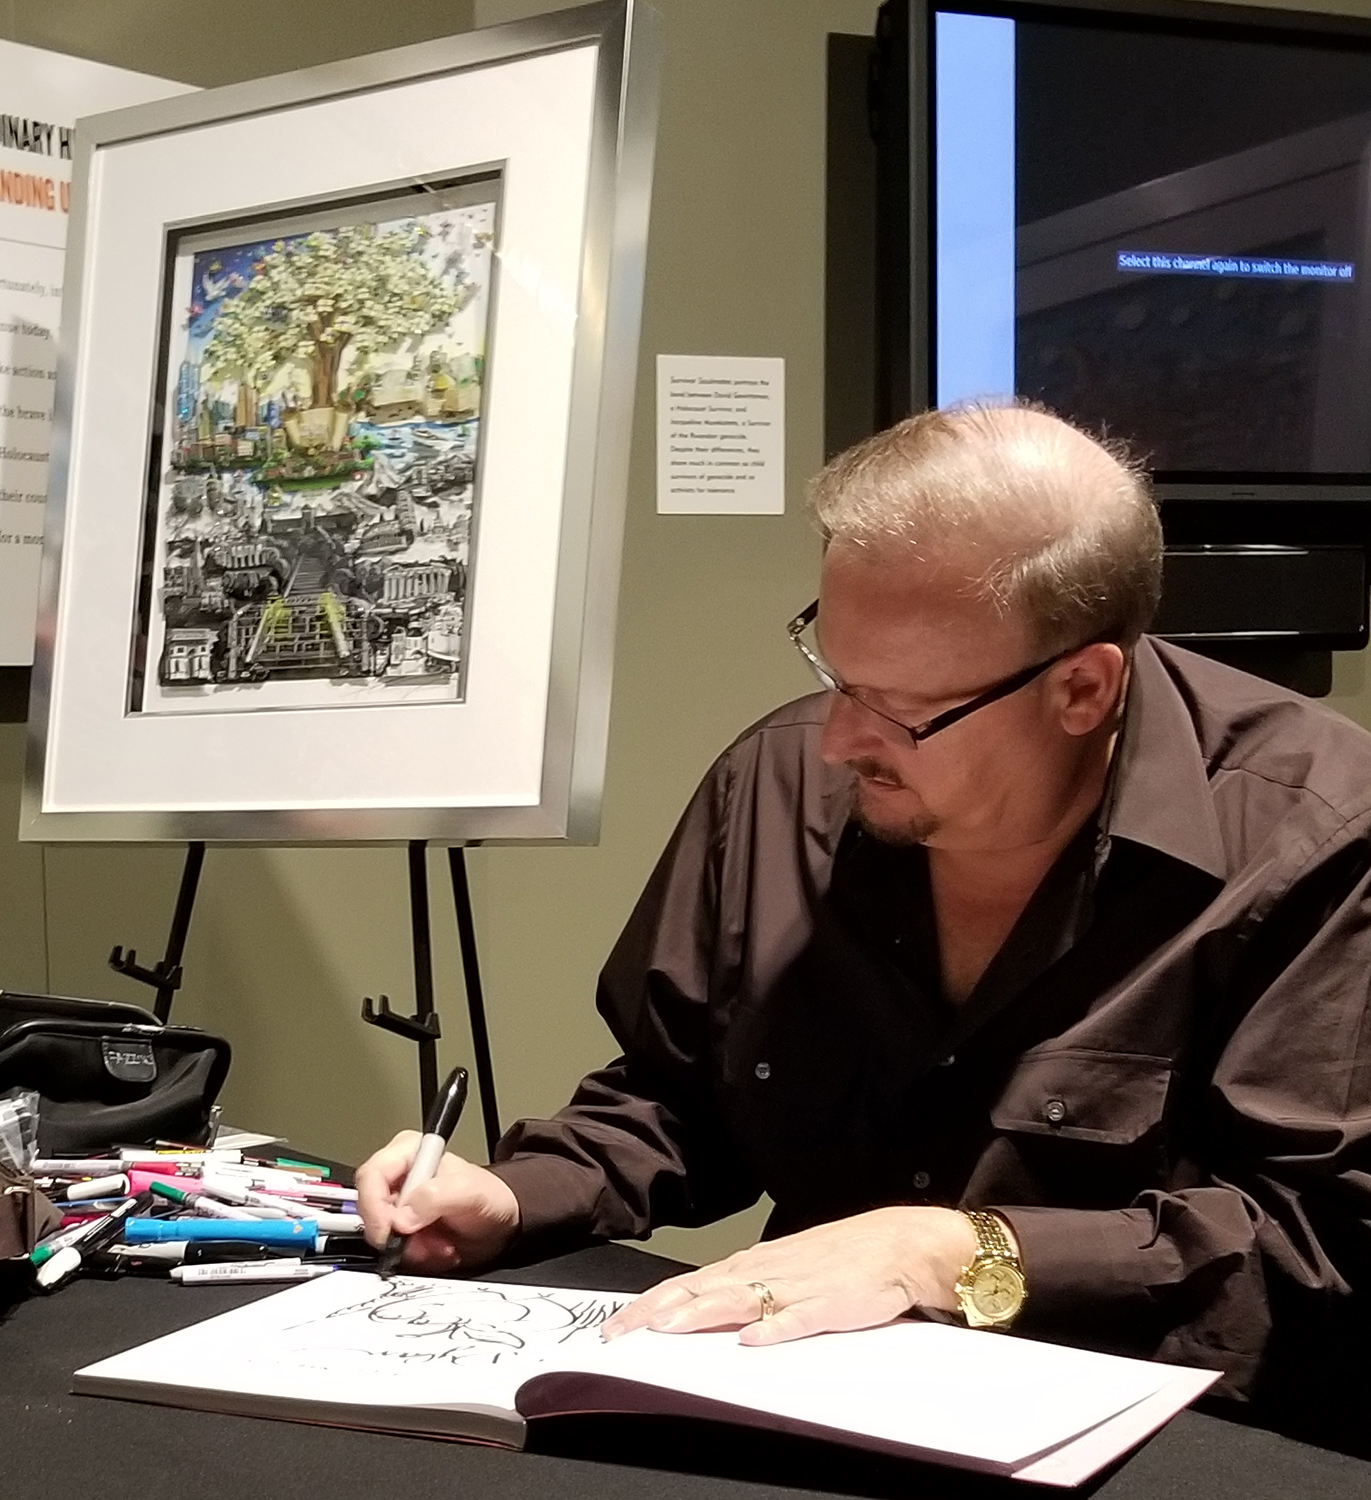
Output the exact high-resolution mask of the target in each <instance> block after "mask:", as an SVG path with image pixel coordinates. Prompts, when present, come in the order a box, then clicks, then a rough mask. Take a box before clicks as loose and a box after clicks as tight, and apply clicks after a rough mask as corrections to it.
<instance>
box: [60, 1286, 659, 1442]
mask: <svg viewBox="0 0 1371 1500" xmlns="http://www.w3.org/2000/svg"><path fill="white" fill-rule="evenodd" d="M187 1295H188V1296H193V1295H194V1293H193V1292H187ZM631 1300H632V1294H631V1293H628V1292H623V1293H618V1292H579V1291H568V1290H564V1289H558V1288H554V1287H533V1286H513V1285H496V1284H494V1283H490V1282H480V1281H435V1280H430V1279H427V1278H423V1277H416V1276H396V1277H394V1278H393V1279H391V1280H385V1279H383V1278H382V1277H380V1276H375V1275H371V1274H367V1273H363V1272H355V1271H335V1272H334V1273H333V1274H332V1275H329V1276H321V1277H320V1278H319V1279H318V1280H317V1281H309V1282H304V1283H302V1284H300V1285H299V1286H294V1287H291V1288H290V1289H289V1290H288V1291H283V1292H278V1293H277V1294H276V1295H275V1296H271V1297H265V1298H263V1299H262V1300H261V1301H260V1302H253V1303H250V1304H249V1305H248V1306H246V1307H240V1308H236V1309H235V1310H234V1311H233V1312H229V1313H224V1314H222V1315H221V1316H219V1317H217V1318H210V1319H209V1320H208V1321H206V1322H204V1323H198V1324H196V1325H195V1326H193V1327H191V1328H183V1329H181V1330H180V1331H179V1332H177V1333H173V1334H168V1335H167V1336H166V1337H165V1338H160V1339H155V1340H154V1341H153V1342H152V1343H149V1344H143V1345H140V1346H139V1347H138V1348H136V1349H131V1350H129V1351H128V1352H127V1353H124V1354H116V1355H114V1356H113V1357H112V1358H110V1359H105V1360H101V1361H100V1362H99V1363H98V1364H95V1365H90V1366H88V1367H87V1368H86V1369H84V1370H80V1371H78V1372H77V1377H78V1385H79V1387H80V1388H81V1389H83V1390H86V1391H95V1390H96V1389H97V1388H98V1385H99V1383H100V1382H101V1381H111V1382H113V1381H118V1382H119V1383H120V1384H121V1385H125V1384H128V1383H131V1382H132V1383H141V1384H146V1385H148V1386H166V1387H171V1386H175V1387H181V1388H185V1389H190V1390H207V1391H231V1392H235V1393H238V1394H246V1395H255V1396H261V1397H266V1398H269V1399H270V1400H271V1402H272V1403H275V1402H277V1401H281V1400H300V1401H320V1402H328V1403H334V1404H339V1403H341V1404H355V1405H357V1406H358V1407H366V1406H390V1407H395V1406H409V1407H415V1408H420V1407H464V1406H468V1405H470V1406H476V1407H480V1408H482V1409H487V1410H488V1409H491V1408H497V1409H502V1410H505V1411H508V1412H511V1413H512V1412H513V1410H514V1393H515V1391H516V1390H517V1389H518V1387H519V1385H520V1383H521V1382H522V1381H523V1380H525V1379H526V1378H527V1377H528V1376H529V1375H530V1374H533V1373H534V1372H535V1371H536V1370H538V1369H539V1368H541V1367H542V1366H543V1365H545V1364H546V1363H547V1362H548V1361H549V1360H558V1359H561V1358H563V1357H566V1356H567V1355H569V1354H572V1353H573V1352H574V1351H575V1349H576V1348H577V1347H578V1346H580V1345H590V1346H592V1347H595V1346H598V1345H599V1343H600V1334H599V1330H600V1325H601V1324H602V1323H603V1322H604V1321H605V1319H606V1318H608V1317H610V1316H611V1315H612V1314H613V1313H614V1312H615V1311H616V1310H617V1309H618V1308H620V1307H622V1306H623V1305H624V1304H625V1303H626V1302H629V1301H631Z"/></svg>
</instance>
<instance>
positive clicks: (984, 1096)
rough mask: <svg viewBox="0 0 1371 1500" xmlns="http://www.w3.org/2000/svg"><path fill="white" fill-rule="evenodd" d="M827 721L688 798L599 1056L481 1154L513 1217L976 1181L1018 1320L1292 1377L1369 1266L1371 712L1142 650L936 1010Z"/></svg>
mask: <svg viewBox="0 0 1371 1500" xmlns="http://www.w3.org/2000/svg"><path fill="white" fill-rule="evenodd" d="M824 713H825V700H824V699H823V697H822V696H818V697H813V698H806V699H803V700H801V701H800V702H798V703H794V704H791V705H790V706H788V707H786V708H783V709H781V710H779V711H778V712H776V713H774V714H772V715H771V716H770V717H769V718H767V719H765V720H763V721H762V723H761V724H759V725H757V726H756V727H755V728H753V729H751V730H750V731H748V733H746V734H745V735H743V737H742V738H741V739H739V740H738V741H737V743H736V744H734V745H733V746H732V747H731V748H730V749H729V750H728V751H727V752H726V753H725V754H724V755H723V756H722V757H721V758H720V759H719V760H718V762H717V763H716V764H715V766H714V767H713V769H712V770H711V771H710V773H709V775H708V776H707V777H706V779H705V781H704V783H703V785H702V786H701V787H700V789H699V791H698V793H697V794H696V796H695V798H694V799H693V801H692V802H691V804H690V806H689V808H688V809H687V811H686V813H685V816H684V817H683V819H682V821H681V823H680V825H679V827H678V828H677V830H676V833H675V835H674V837H673V838H672V840H671V843H670V845H669V847H668V848H667V850H666V852H665V854H664V855H663V856H662V859H661V862H660V863H659V865H658V867H657V869H656V871H655V873H654V874H653V876H652V879H651V881H650V882H649V884H648V887H647V889H646V891H645V892H644V894H643V896H642V899H641V900H640V902H639V904H638V906H637V909H636V910H635V911H634V913H633V916H632V918H631V919H630V921H629V924H628V927H627V928H626V930H625V932H624V934H623V936H622V937H621V938H620V940H619V942H618V944H617V946H616V947H615V949H614V952H613V953H612V955H611V957H610V959H609V962H608V964H607V965H606V967H605V970H604V973H603V976H602V979H601V984H600V991H599V1008H600V1011H601V1013H602V1014H603V1016H604V1018H605V1020H606V1021H607V1022H608V1024H609V1026H610V1028H611V1030H612V1031H613V1033H614V1035H615V1037H616V1039H617V1040H618V1042H619V1044H620V1046H621V1047H622V1048H623V1056H622V1057H621V1058H619V1059H618V1060H617V1061H616V1062H614V1063H612V1064H611V1065H610V1066H609V1067H607V1068H605V1069H603V1070H601V1071H600V1072H597V1073H593V1074H592V1075H591V1076H590V1077H588V1078H587V1079H585V1080H584V1082H583V1083H582V1084H581V1085H580V1087H579V1089H578V1090H577V1092H576V1096H575V1098H574V1099H573V1101H572V1103H571V1104H570V1105H569V1106H568V1108H566V1109H565V1110H563V1111H562V1112H561V1113H560V1114H559V1115H557V1116H556V1118H555V1119H553V1120H551V1121H524V1122H521V1123H520V1124H518V1125H516V1126H515V1127H514V1129H513V1130H512V1131H510V1132H509V1134H508V1135H507V1136H506V1137H505V1139H504V1141H503V1142H502V1144H501V1147H500V1150H499V1152H498V1159H499V1161H500V1163H501V1164H500V1165H499V1166H498V1167H497V1169H496V1170H497V1171H499V1173H500V1174H501V1175H502V1176H503V1177H504V1178H505V1179H506V1180H507V1181H508V1182H509V1183H510V1185H511V1186H512V1187H513V1188H514V1191H515V1193H516V1195H517V1196H518V1198H519V1201H520V1206H521V1210H522V1215H523V1225H524V1233H525V1235H526V1236H527V1237H528V1238H529V1242H530V1243H531V1244H533V1245H542V1246H547V1245H548V1244H549V1243H551V1241H552V1240H554V1239H556V1238H559V1237H561V1236H563V1235H566V1234H576V1235H593V1236H606V1237H625V1236H641V1235H644V1234H646V1233H647V1232H648V1231H649V1230H650V1229H651V1228H652V1227H653V1226H656V1225H661V1224H699V1223H704V1222H707V1221H709V1220H711V1219H715V1218H718V1217H721V1216H722V1215H725V1214H728V1213H731V1212H733V1211H735V1210H737V1209H739V1208H742V1207H744V1206H746V1205H748V1204H750V1203H752V1202H754V1201H755V1200H756V1199H757V1197H758V1195H759V1193H761V1192H763V1191H764V1192H766V1193H768V1194H769V1195H770V1196H771V1198H772V1199H773V1200H774V1201H775V1205H776V1208H775V1212H774V1214H773V1216H772V1219H771V1221H770V1223H769V1225H768V1233H769V1234H780V1233H786V1232H789V1231H792V1230H795V1229H798V1228H800V1227H803V1226H805V1225H809V1224H813V1223H816V1222H821V1221H827V1220H833V1219H837V1218H841V1217H844V1216H846V1215H849V1214H854V1213H859V1212H862V1211H863V1210H866V1209H870V1208H873V1207H876V1206H879V1205H883V1204H917V1203H936V1204H949V1205H956V1204H961V1205H965V1206H968V1207H991V1208H995V1209H997V1210H999V1211H1000V1212H1002V1213H1003V1214H1004V1215H1005V1217H1006V1218H1007V1219H1008V1220H1009V1221H1010V1222H1011V1224H1012V1225H1013V1228H1014V1231H1015V1233H1016V1234H1017V1236H1018V1239H1019V1243H1020V1246H1021V1249H1022V1254H1023V1262H1024V1268H1025V1273H1026V1277H1027V1283H1028V1289H1029V1300H1028V1303H1027V1306H1026V1309H1025V1313H1024V1315H1023V1317H1022V1319H1021V1321H1020V1323H1019V1325H1018V1326H1019V1327H1020V1328H1021V1329H1022V1330H1023V1331H1024V1332H1031V1333H1036V1334H1039V1335H1043V1336H1048V1337H1057V1338H1062V1339H1067V1340H1072V1341H1079V1342H1084V1343H1089V1344H1092V1345H1094V1346H1096V1347H1101V1348H1109V1349H1117V1350H1120V1351H1124V1352H1132V1353H1142V1354H1147V1355H1155V1356H1157V1357H1163V1358H1171V1359H1175V1360H1178V1361H1181V1362H1184V1363H1191V1364H1200V1365H1207V1366H1211V1367H1214V1366H1218V1367H1221V1368H1223V1369H1224V1370H1225V1371H1226V1372H1227V1380H1226V1381H1225V1386H1226V1388H1227V1389H1228V1390H1229V1391H1231V1392H1234V1393H1237V1392H1242V1391H1245V1390H1251V1389H1252V1387H1253V1386H1254V1385H1257V1384H1260V1382H1261V1381H1262V1380H1266V1381H1267V1384H1268V1385H1269V1383H1270V1382H1269V1379H1268V1378H1267V1377H1269V1375H1270V1372H1271V1370H1272V1368H1273V1367H1274V1366H1276V1365H1281V1366H1283V1367H1285V1368H1286V1369H1287V1371H1288V1372H1289V1373H1292V1374H1294V1376H1295V1379H1296V1380H1297V1381H1306V1377H1307V1375H1308V1374H1309V1373H1311V1372H1310V1371H1308V1370H1306V1368H1305V1363H1306V1360H1308V1359H1310V1358H1312V1357H1313V1355H1314V1354H1315V1353H1316V1352H1319V1351H1326V1350H1327V1349H1328V1348H1330V1347H1331V1346H1330V1345H1329V1344H1328V1342H1327V1340H1328V1339H1329V1338H1333V1339H1336V1338H1337V1337H1338V1336H1339V1332H1340V1331H1341V1333H1342V1334H1343V1335H1344V1336H1348V1337H1350V1335H1348V1330H1351V1329H1353V1328H1354V1327H1357V1326H1360V1325H1359V1320H1360V1318H1361V1314H1360V1312H1359V1308H1360V1306H1361V1302H1360V1299H1359V1298H1358V1296H1357V1295H1356V1293H1357V1292H1360V1291H1361V1290H1362V1289H1363V1288H1367V1289H1368V1290H1371V1025H1368V1006H1367V995H1368V980H1369V979H1371V897H1369V896H1368V871H1369V870H1371V838H1368V828H1369V826H1371V735H1367V734H1366V733H1365V732H1364V731H1362V730H1361V729H1359V728H1357V727H1356V726H1354V725H1352V724H1351V723H1349V722H1348V721H1347V720H1345V719H1342V718H1340V717H1338V716H1336V715H1334V714H1331V713H1328V712H1327V711H1325V710H1323V709H1321V708H1319V707H1318V706H1316V705H1314V704H1311V703H1309V702H1308V701H1306V700H1304V699H1301V698H1298V697H1296V696H1295V695H1293V694H1289V693H1286V692H1283V691H1281V690H1280V689H1277V688H1273V687H1270V686H1268V685H1267V684H1265V683H1262V682H1260V681H1258V680H1256V679H1255V678H1252V677H1248V676H1246V675H1244V674H1242V673H1238V672H1234V671H1232V670H1230V669H1228V668H1225V667H1222V666H1218V665H1216V664H1214V663H1212V662H1208V661H1205V660H1203V659H1202V658H1199V657H1196V656H1193V655H1191V654H1190V653H1188V652H1184V651H1179V650H1176V649H1174V648H1171V647H1168V646H1166V645H1164V644H1161V643H1159V642H1154V641H1150V640H1147V639H1144V640H1143V641H1142V642H1141V643H1140V645H1139V647H1138V651H1137V654H1136V659H1135V666H1134V671H1133V675H1132V681H1131V686H1130V689H1129V699H1128V707H1127V711H1126V716H1125V724H1124V729H1123V733H1122V736H1121V739H1120V742H1119V747H1118V750H1117V753H1116V755H1115V761H1114V767H1113V772H1112V776H1111V785H1110V790H1109V792H1108V794H1107V795H1106V798H1105V801H1104V804H1103V805H1102V808H1101V810H1100V812H1099V814H1098V815H1097V817H1095V818H1093V819H1091V820H1089V821H1088V822H1087V824H1086V825H1085V827H1084V828H1082V830H1081V832H1080V833H1079V834H1078V835H1077V837H1076V838H1075V840H1074V841H1073V842H1072V844H1071V845H1070V846H1069V847H1068V848H1067V849H1066V850H1065V851H1064V853H1063V854H1062V856H1061V858H1060V859H1059V860H1058V862H1057V864H1056V865H1055V866H1054V867H1053V868H1052V870H1051V871H1050V872H1049V873H1048V875H1047V876H1046V877H1045V879H1044V880H1043V882H1042V884H1041V885H1040V887H1039V888H1038V890H1037V892H1036V893H1035V894H1034V896H1033V898H1032V899H1031V901H1030V902H1029V905H1028V907H1027V909H1026V910H1025V911H1024V913H1023V915H1022V916H1021V918H1020V920H1019V922H1018V924H1017V925H1016V927H1015V928H1014V930H1013V931H1012V933H1011V934H1010V936H1009V938H1008V939H1007V940H1006V942H1005V944H1004V946H1003V948H1002V949H1001V951H1000V952H999V954H998V955H997V956H996V958H995V959H994V960H993V962H992V963H991V965H990V967H989V968H988V969H987V971H986V972H985V974H984V975H983V977H982V978H981V980H980V982H979V984H978V985H977V986H976V988H975V990H974V992H973V993H972V994H971V996H970V997H969V998H968V999H967V1000H966V1001H965V1002H964V1003H963V1004H961V1005H959V1006H956V1007H953V1006H950V1005H948V1004H947V1003H946V1002H945V1001H944V999H943V997H942V994H941V986H940V979H939V974H940V968H939V961H938V952H937V936H936V927H935V923H934V920H933V908H932V899H931V894H930V888H929V883H928V873H927V862H926V856H925V854H924V851H923V850H921V849H917V848H916V849H901V848H895V847H892V846H889V845H885V844H882V843H880V842H878V841H877V840H875V839H873V838H871V837H870V836H869V835H867V834H865V833H863V832H862V831H861V830H860V829H859V828H858V827H857V825H856V824H855V823H854V822H852V821H850V820H849V807H850V794H851V783H850V777H849V774H848V773H847V772H846V771H845V770H843V769H841V768H836V769H835V768H833V767H830V766H826V765H824V763H823V762H822V761H821V759H820V757H819V735H820V730H821V727H822V724H823V719H824ZM1273 1327H1274V1332H1273ZM1363 1357H1364V1350H1363ZM1363 1389H1365V1387H1363Z"/></svg>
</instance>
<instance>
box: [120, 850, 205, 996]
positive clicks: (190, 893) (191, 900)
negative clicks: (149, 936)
mask: <svg viewBox="0 0 1371 1500" xmlns="http://www.w3.org/2000/svg"><path fill="white" fill-rule="evenodd" d="M204 862H205V846H204V844H202V843H195V844H187V845H186V862H185V865H184V866H183V867H182V869H181V889H180V891H179V892H178V893H177V896H176V910H175V912H173V913H172V918H171V931H170V932H169V933H168V934H167V951H166V953H165V954H164V955H163V957H162V958H161V960H160V961H159V962H158V963H156V964H154V965H153V967H152V968H150V969H147V968H144V967H143V965H142V964H140V963H139V962H138V952H137V950H136V949H134V948H130V949H129V950H128V952H127V953H125V952H124V950H123V949H122V948H115V949H114V950H113V951H112V952H111V953H110V956H109V966H110V968H111V969H113V970H114V971H115V972H116V973H118V974H123V975H125V976H126V977H127V978H129V979H136V980H137V981H138V983H139V984H146V985H151V987H152V988H153V989H155V990H156V991H157V995H156V998H155V999H154V1000H153V1002H152V1009H153V1013H154V1014H155V1015H156V1017H157V1019H158V1020H159V1021H163V1022H165V1021H166V1019H167V1017H168V1016H169V1015H170V1014H171V1001H172V997H173V996H174V995H175V994H176V991H177V990H179V989H180V988H181V979H182V970H181V955H182V954H183V953H184V952H185V951H186V935H187V934H188V933H189V932H190V914H191V912H192V911H194V909H195V892H196V891H197V889H198V888H199V885H200V867H201V865H203V864H204Z"/></svg>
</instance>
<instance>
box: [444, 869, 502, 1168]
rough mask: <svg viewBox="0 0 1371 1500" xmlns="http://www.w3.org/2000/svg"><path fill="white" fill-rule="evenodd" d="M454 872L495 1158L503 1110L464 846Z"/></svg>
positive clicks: (484, 1113)
mask: <svg viewBox="0 0 1371 1500" xmlns="http://www.w3.org/2000/svg"><path fill="white" fill-rule="evenodd" d="M447 858H448V868H449V869H450V870H451V872H452V901H453V905H454V906H455V907H456V908H457V936H458V939H459V940H460V942H461V945H462V979H463V982H464V983H465V985H466V992H467V1013H468V1014H469V1015H470V1017H471V1047H472V1051H473V1053H474V1054H475V1062H476V1086H477V1088H478V1089H479V1090H480V1094H481V1118H482V1120H483V1121H484V1123H485V1128H486V1151H487V1153H488V1154H489V1155H490V1157H491V1158H492V1159H493V1158H494V1155H495V1143H496V1141H498V1140H499V1139H500V1134H501V1132H500V1111H499V1108H498V1106H497V1105H496V1102H495V1065H494V1063H493V1062H492V1060H491V1056H490V1032H489V1030H488V1029H487V1027H486V1003H485V996H484V994H483V992H482V990H481V962H480V958H479V956H478V955H477V952H476V923H475V922H474V920H473V919H472V915H471V888H470V886H469V885H468V884H467V862H466V850H465V849H463V848H461V847H460V846H457V847H454V848H450V849H449V850H448V852H447Z"/></svg>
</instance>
